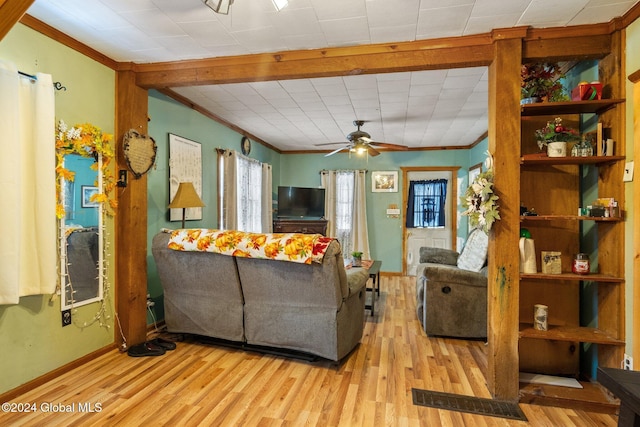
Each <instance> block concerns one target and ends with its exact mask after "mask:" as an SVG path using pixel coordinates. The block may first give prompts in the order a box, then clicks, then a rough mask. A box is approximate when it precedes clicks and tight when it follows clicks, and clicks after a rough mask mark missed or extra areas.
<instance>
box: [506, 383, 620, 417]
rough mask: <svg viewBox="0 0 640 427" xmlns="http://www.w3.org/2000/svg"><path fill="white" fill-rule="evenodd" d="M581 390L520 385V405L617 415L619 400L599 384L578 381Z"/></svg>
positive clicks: (552, 386)
mask: <svg viewBox="0 0 640 427" xmlns="http://www.w3.org/2000/svg"><path fill="white" fill-rule="evenodd" d="M580 384H581V385H582V387H583V388H582V389H576V388H569V387H561V386H554V385H548V384H526V383H520V393H519V398H520V399H519V400H520V403H526V404H530V405H542V406H556V407H560V408H569V409H576V410H583V411H588V412H600V413H606V414H617V413H618V411H619V410H620V400H619V399H616V398H615V397H613V396H612V395H611V394H610V393H609V392H608V391H607V389H606V388H604V387H603V386H602V385H601V384H600V383H597V382H591V381H580Z"/></svg>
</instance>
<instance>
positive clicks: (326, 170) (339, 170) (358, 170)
mask: <svg viewBox="0 0 640 427" xmlns="http://www.w3.org/2000/svg"><path fill="white" fill-rule="evenodd" d="M331 170H334V171H336V172H352V171H357V172H364V173H368V172H369V171H368V170H367V169H320V172H318V173H321V174H322V173H325V172H331Z"/></svg>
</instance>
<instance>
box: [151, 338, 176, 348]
mask: <svg viewBox="0 0 640 427" xmlns="http://www.w3.org/2000/svg"><path fill="white" fill-rule="evenodd" d="M148 342H150V343H151V344H154V345H157V346H158V347H161V348H163V349H165V350H168V351H171V350H175V349H176V343H174V342H173V341H169V340H166V339H164V338H160V337H158V338H154V339H152V340H151V341H148Z"/></svg>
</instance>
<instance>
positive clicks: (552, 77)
mask: <svg viewBox="0 0 640 427" xmlns="http://www.w3.org/2000/svg"><path fill="white" fill-rule="evenodd" d="M520 77H521V78H522V82H521V84H520V86H521V95H522V101H520V102H521V103H522V104H528V103H532V102H540V101H542V100H547V101H567V100H568V99H569V97H568V96H567V94H566V93H565V91H564V88H563V87H562V84H561V83H560V79H561V78H562V77H564V74H563V73H562V72H560V68H559V66H558V64H557V63H555V62H548V63H543V64H539V63H536V64H524V65H523V66H522V68H521V69H520Z"/></svg>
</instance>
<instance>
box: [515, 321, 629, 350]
mask: <svg viewBox="0 0 640 427" xmlns="http://www.w3.org/2000/svg"><path fill="white" fill-rule="evenodd" d="M520 338H533V339H541V340H553V341H568V342H574V341H577V342H586V343H592V344H604V345H625V342H624V341H622V340H619V339H617V338H614V337H612V336H610V335H609V334H607V333H605V332H604V331H602V330H600V329H597V328H587V327H584V326H556V325H549V330H547V331H539V330H537V329H533V325H532V324H531V323H520Z"/></svg>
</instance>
